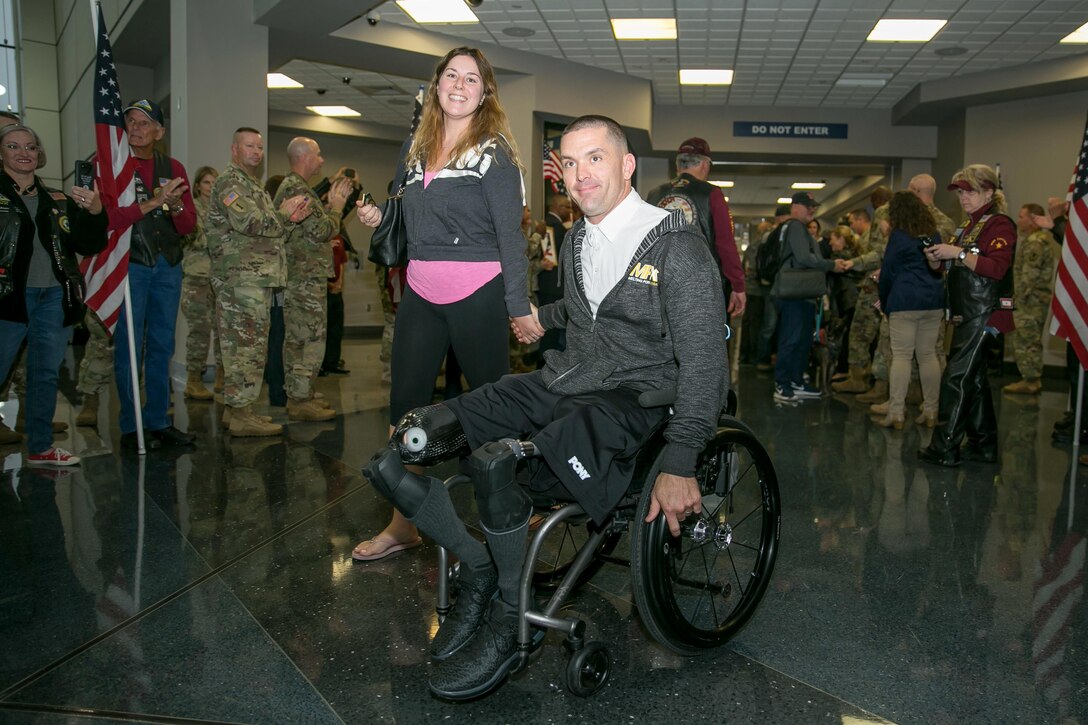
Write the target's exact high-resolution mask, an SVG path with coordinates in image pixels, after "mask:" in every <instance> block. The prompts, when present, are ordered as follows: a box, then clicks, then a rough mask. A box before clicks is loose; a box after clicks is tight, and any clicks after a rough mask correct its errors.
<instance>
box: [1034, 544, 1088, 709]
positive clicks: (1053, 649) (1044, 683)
mask: <svg viewBox="0 0 1088 725" xmlns="http://www.w3.org/2000/svg"><path fill="white" fill-rule="evenodd" d="M1084 553H1085V539H1084V537H1083V536H1081V535H1080V534H1078V533H1076V532H1070V533H1069V534H1067V535H1066V537H1065V539H1064V540H1063V541H1062V543H1061V545H1060V546H1059V547H1058V548H1057V550H1056V551H1054V552H1053V553H1052V554H1051V555H1050V556H1049V557H1048V558H1044V559H1043V560H1042V561H1040V562H1039V563H1038V564H1036V566H1035V584H1034V587H1033V588H1034V592H1033V596H1032V602H1031V620H1032V621H1031V630H1032V632H1031V634H1032V637H1031V659H1032V663H1033V664H1034V667H1035V690H1036V692H1038V693H1039V694H1040V695H1042V697H1043V699H1044V700H1046V701H1047V702H1049V703H1051V704H1054V705H1058V706H1059V715H1060V716H1064V715H1067V714H1068V712H1061V710H1062V709H1068V708H1067V703H1068V701H1069V697H1070V695H1071V694H1072V691H1073V686H1072V682H1071V678H1070V675H1071V672H1070V669H1071V668H1070V667H1068V666H1067V662H1066V660H1067V658H1068V657H1069V656H1070V654H1071V651H1070V650H1071V649H1072V647H1071V643H1070V641H1069V640H1070V635H1071V633H1072V632H1071V628H1073V627H1075V626H1076V622H1077V619H1078V608H1079V606H1080V604H1081V600H1082V599H1083V598H1084V561H1085V556H1084ZM1072 674H1074V675H1075V674H1076V671H1075V668H1073V673H1072ZM1063 703H1064V704H1065V705H1066V706H1063ZM1056 719H1057V718H1056Z"/></svg>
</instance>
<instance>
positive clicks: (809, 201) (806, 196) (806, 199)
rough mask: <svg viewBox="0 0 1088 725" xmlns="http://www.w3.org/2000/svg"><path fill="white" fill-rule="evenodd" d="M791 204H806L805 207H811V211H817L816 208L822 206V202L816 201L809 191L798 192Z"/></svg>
mask: <svg viewBox="0 0 1088 725" xmlns="http://www.w3.org/2000/svg"><path fill="white" fill-rule="evenodd" d="M790 203H791V204H804V205H805V206H807V207H809V208H811V209H815V208H816V207H818V206H819V205H820V202H818V201H816V199H815V198H814V197H813V196H812V194H811V193H810V192H807V191H798V192H796V193H795V194H794V195H793V198H792V199H791V200H790Z"/></svg>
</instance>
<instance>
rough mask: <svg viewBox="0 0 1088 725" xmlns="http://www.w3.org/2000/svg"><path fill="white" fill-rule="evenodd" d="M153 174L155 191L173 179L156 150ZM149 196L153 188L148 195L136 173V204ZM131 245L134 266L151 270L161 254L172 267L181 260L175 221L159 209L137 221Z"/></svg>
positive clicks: (166, 162)
mask: <svg viewBox="0 0 1088 725" xmlns="http://www.w3.org/2000/svg"><path fill="white" fill-rule="evenodd" d="M154 174H155V177H154V182H155V184H156V186H155V188H158V185H159V184H160V183H161V181H162V180H163V179H172V178H174V176H173V169H172V168H171V167H170V159H169V158H167V157H166V156H163V155H162V154H160V153H159V152H158V151H156V152H155V156H154ZM152 196H154V189H152V190H151V192H150V193H149V192H148V189H147V187H146V186H145V185H144V182H143V179H141V178H140V175H139V174H136V201H137V203H140V202H144V201H147V200H148V199H150V198H151V197H152ZM131 245H132V247H131V251H130V253H129V261H130V262H134V263H135V264H141V265H143V266H145V267H154V266H155V257H157V256H158V255H160V254H161V255H162V256H163V258H165V259H166V261H167V262H169V263H170V266H171V267H173V266H176V265H177V263H178V262H180V261H181V254H182V253H181V235H180V234H178V232H177V230H176V229H174V222H173V220H171V219H170V215H169V214H167V213H166V212H165V211H163V210H162V208H161V207H160V208H157V209H155V210H154V211H153V212H151V213H150V214H146V215H144V217H143V218H142V219H140V221H138V222H136V223H135V224H133V225H132V242H131Z"/></svg>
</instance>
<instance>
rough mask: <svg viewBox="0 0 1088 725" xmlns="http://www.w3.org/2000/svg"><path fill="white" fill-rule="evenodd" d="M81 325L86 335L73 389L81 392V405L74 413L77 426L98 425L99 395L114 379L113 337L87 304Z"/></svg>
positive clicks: (107, 388)
mask: <svg viewBox="0 0 1088 725" xmlns="http://www.w3.org/2000/svg"><path fill="white" fill-rule="evenodd" d="M83 325H84V326H85V327H86V328H87V334H88V337H87V344H86V346H84V348H83V359H82V360H81V361H80V363H79V379H78V380H77V381H76V390H78V391H79V392H80V393H81V394H82V395H83V407H82V408H81V409H80V411H79V415H77V416H76V425H85V426H95V425H97V424H98V403H99V398H98V396H99V395H100V394H101V393H102V392H104V391H107V390H109V388H110V381H111V380H113V340H112V339H110V336H109V333H107V332H106V328H105V326H103V325H102V323H101V322H99V320H98V317H97V315H95V314H94V312H92V311H91V309H90V308H89V307H88V308H87V311H86V312H85V313H84V315H83Z"/></svg>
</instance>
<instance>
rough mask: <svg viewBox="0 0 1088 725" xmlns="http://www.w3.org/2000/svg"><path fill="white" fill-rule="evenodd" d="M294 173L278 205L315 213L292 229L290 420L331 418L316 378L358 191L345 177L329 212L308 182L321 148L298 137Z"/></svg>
mask: <svg viewBox="0 0 1088 725" xmlns="http://www.w3.org/2000/svg"><path fill="white" fill-rule="evenodd" d="M287 160H288V161H289V162H290V164H291V173H289V174H287V176H286V177H284V179H283V183H282V184H280V187H279V189H278V190H277V191H276V198H275V200H274V201H273V204H274V205H276V206H279V205H280V204H283V203H284V202H285V201H286V200H287V199H290V198H293V197H299V196H301V197H303V198H305V199H306V200H307V203H308V205H309V208H310V215H309V216H308V217H307V218H306V219H305V220H304V221H302V222H301V223H299V224H294V225H288V227H287V230H286V231H287V235H286V247H287V289H286V291H285V295H284V300H283V322H284V332H285V338H284V345H283V363H284V368H285V370H286V376H285V380H284V388H285V390H286V391H287V417H288V418H291V419H292V420H329V419H331V418H333V417H335V416H336V411H334V410H332V409H331V408H327V407H325V404H324V402H322V401H321V400H319V399H318V398H315V397H314V389H313V379H314V377H315V376H316V375H317V371H318V368H320V367H321V361H322V360H323V359H324V357H325V330H326V325H327V322H328V313H327V311H326V308H325V305H326V293H325V290H326V289H327V287H328V278H329V277H330V276H332V273H333V269H332V244H331V243H330V242H331V240H332V238H333V237H334V236H335V235H336V234H337V232H339V231H340V217H341V216H342V214H343V211H344V204H345V203H346V202H347V198H348V195H349V194H350V193H351V192H352V190H353V188H354V187H353V185H352V180H351V179H349V178H346V177H345V178H340V179H338V180H337V181H336V182H335V183H333V184H332V186H331V187H330V189H329V195H328V202H329V208H328V209H327V210H326V209H324V208H323V207H322V205H321V200H320V199H319V198H318V197H317V194H315V193H314V191H313V189H311V188H310V185H309V184H308V183H307V181H306V180H307V179H308V178H310V177H311V176H313V175H314V174H316V173H318V172H319V171H320V170H321V166H322V164H323V163H324V162H325V159H324V158H322V156H321V147H320V146H318V144H317V142H316V141H314V140H313V139H311V138H305V137H303V136H299V137H297V138H294V139H292V140H291V143H290V144H288V146H287Z"/></svg>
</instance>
